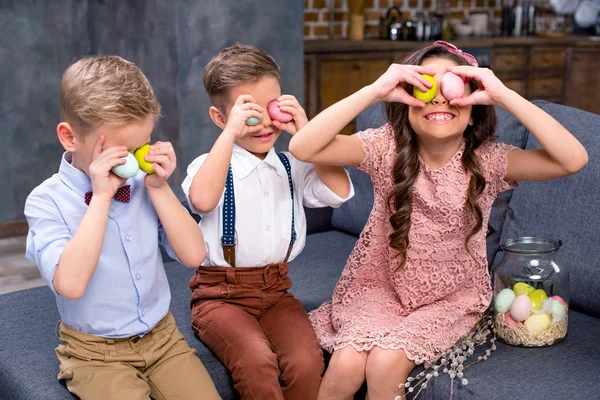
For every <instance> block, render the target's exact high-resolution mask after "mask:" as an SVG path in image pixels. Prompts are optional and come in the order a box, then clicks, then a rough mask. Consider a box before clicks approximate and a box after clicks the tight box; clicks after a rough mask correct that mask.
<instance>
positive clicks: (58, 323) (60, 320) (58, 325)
mask: <svg viewBox="0 0 600 400" xmlns="http://www.w3.org/2000/svg"><path fill="white" fill-rule="evenodd" d="M61 322H62V319H59V320H58V322H57V323H56V328H55V329H54V331H55V332H56V336H57V337H59V338H60V323H61Z"/></svg>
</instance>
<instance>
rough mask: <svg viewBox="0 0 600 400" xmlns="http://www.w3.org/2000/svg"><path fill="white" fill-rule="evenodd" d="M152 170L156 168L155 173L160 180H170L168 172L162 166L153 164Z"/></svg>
mask: <svg viewBox="0 0 600 400" xmlns="http://www.w3.org/2000/svg"><path fill="white" fill-rule="evenodd" d="M152 168H154V171H155V173H156V175H157V176H158V177H159V178H161V179H164V180H167V179H168V178H169V174H168V173H167V170H166V169H165V168H163V167H162V166H161V165H160V164H158V163H154V164H152Z"/></svg>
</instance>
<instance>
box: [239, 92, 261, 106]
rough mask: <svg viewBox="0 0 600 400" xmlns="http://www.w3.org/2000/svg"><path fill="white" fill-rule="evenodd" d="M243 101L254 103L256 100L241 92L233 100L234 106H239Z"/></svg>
mask: <svg viewBox="0 0 600 400" xmlns="http://www.w3.org/2000/svg"><path fill="white" fill-rule="evenodd" d="M244 103H256V100H254V97H252V96H251V95H249V94H241V95H239V96H238V98H237V99H236V100H235V103H234V106H241V105H242V104H244Z"/></svg>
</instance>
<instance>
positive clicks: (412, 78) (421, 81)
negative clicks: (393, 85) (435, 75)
mask: <svg viewBox="0 0 600 400" xmlns="http://www.w3.org/2000/svg"><path fill="white" fill-rule="evenodd" d="M405 82H406V83H409V84H411V85H413V86H416V87H417V88H419V89H420V90H422V91H424V92H426V91H428V90H429V88H431V86H432V83H431V82H429V81H428V80H427V79H425V78H424V77H423V75H421V74H417V73H413V74H411V75H408V76H407V77H406V80H405Z"/></svg>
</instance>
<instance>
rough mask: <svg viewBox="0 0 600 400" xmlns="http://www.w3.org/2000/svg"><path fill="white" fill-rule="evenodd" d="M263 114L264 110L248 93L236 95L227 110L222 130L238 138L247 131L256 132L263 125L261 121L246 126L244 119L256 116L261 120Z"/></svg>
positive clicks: (247, 132)
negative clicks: (227, 113)
mask: <svg viewBox="0 0 600 400" xmlns="http://www.w3.org/2000/svg"><path fill="white" fill-rule="evenodd" d="M263 115H264V110H263V108H262V107H261V106H259V105H258V104H256V100H254V97H252V96H250V95H249V94H242V95H240V96H238V98H237V100H236V101H235V103H234V104H233V107H232V108H231V111H230V112H229V118H228V119H227V125H226V126H225V129H224V130H223V132H227V133H228V134H230V135H232V137H233V138H234V139H239V138H241V137H242V136H245V135H247V134H249V133H255V132H258V131H260V130H261V129H263V128H264V127H265V126H264V124H263V123H262V122H261V123H259V124H257V125H254V126H248V125H246V121H247V120H248V118H250V117H256V118H258V119H261V120H262V118H263Z"/></svg>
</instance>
